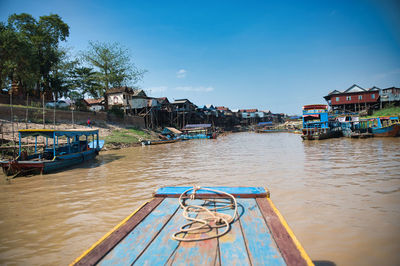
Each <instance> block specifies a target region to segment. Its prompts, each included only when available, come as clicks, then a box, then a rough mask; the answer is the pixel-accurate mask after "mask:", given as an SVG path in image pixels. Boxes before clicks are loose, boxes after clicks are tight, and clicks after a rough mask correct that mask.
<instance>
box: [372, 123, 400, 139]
mask: <svg viewBox="0 0 400 266" xmlns="http://www.w3.org/2000/svg"><path fill="white" fill-rule="evenodd" d="M399 133H400V124H393V125H390V126H387V127H381V128H372V134H374V136H375V137H396V136H398V134H399Z"/></svg>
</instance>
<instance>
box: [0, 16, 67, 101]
mask: <svg viewBox="0 0 400 266" xmlns="http://www.w3.org/2000/svg"><path fill="white" fill-rule="evenodd" d="M68 36H69V26H68V25H67V24H66V23H65V22H64V21H63V20H62V19H61V18H60V16H58V15H56V14H50V15H49V16H41V17H40V18H39V20H36V19H35V18H33V17H32V16H31V15H30V14H26V13H22V14H13V15H11V16H9V18H8V24H7V25H5V24H4V23H2V24H1V26H0V60H1V61H0V67H1V72H0V75H1V76H0V80H1V85H2V87H6V88H7V87H9V84H10V83H11V82H18V83H19V87H20V88H21V90H22V91H23V92H26V91H28V90H29V89H31V88H33V87H35V88H36V91H35V92H36V93H35V94H36V95H37V94H38V91H39V90H41V91H42V92H48V93H47V97H49V96H51V95H52V88H51V76H52V74H53V71H58V69H57V65H58V64H60V62H61V60H62V53H60V50H59V43H60V42H61V41H65V40H66V38H67V37H68ZM20 93H22V92H20Z"/></svg>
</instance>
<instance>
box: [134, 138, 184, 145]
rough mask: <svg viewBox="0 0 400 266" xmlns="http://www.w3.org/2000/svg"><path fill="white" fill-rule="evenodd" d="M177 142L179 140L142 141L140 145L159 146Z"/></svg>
mask: <svg viewBox="0 0 400 266" xmlns="http://www.w3.org/2000/svg"><path fill="white" fill-rule="evenodd" d="M177 141H180V139H160V140H143V141H142V145H159V144H167V143H175V142H177Z"/></svg>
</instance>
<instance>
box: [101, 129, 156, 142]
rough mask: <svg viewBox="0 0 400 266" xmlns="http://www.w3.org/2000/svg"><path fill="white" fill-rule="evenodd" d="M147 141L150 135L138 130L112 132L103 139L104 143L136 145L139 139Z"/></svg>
mask: <svg viewBox="0 0 400 266" xmlns="http://www.w3.org/2000/svg"><path fill="white" fill-rule="evenodd" d="M146 138H147V139H148V138H150V135H149V134H147V133H146V132H144V131H143V130H140V129H135V128H126V129H119V130H114V131H113V132H112V133H111V135H108V136H107V137H106V138H105V141H106V143H137V142H139V139H146Z"/></svg>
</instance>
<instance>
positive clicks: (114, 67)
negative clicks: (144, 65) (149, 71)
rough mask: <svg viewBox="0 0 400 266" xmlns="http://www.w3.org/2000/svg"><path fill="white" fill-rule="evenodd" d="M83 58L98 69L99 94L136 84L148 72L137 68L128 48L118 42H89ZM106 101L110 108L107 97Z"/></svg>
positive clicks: (102, 94)
mask: <svg viewBox="0 0 400 266" xmlns="http://www.w3.org/2000/svg"><path fill="white" fill-rule="evenodd" d="M82 58H83V59H84V61H85V62H87V63H88V64H89V65H90V66H92V67H93V68H94V69H95V70H96V71H97V76H98V79H99V83H100V85H101V86H102V89H101V93H100V95H99V96H105V92H106V91H107V90H108V89H109V88H111V87H118V86H122V85H126V84H128V83H131V84H135V83H136V82H138V81H139V80H141V79H142V78H143V75H144V73H145V72H146V71H145V70H140V69H138V68H136V66H135V65H134V64H133V63H132V62H131V60H130V57H129V52H128V50H127V49H125V48H124V47H122V46H121V45H119V44H118V43H101V42H89V48H88V50H87V51H86V52H83V54H82ZM105 103H106V108H108V101H107V97H105Z"/></svg>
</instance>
